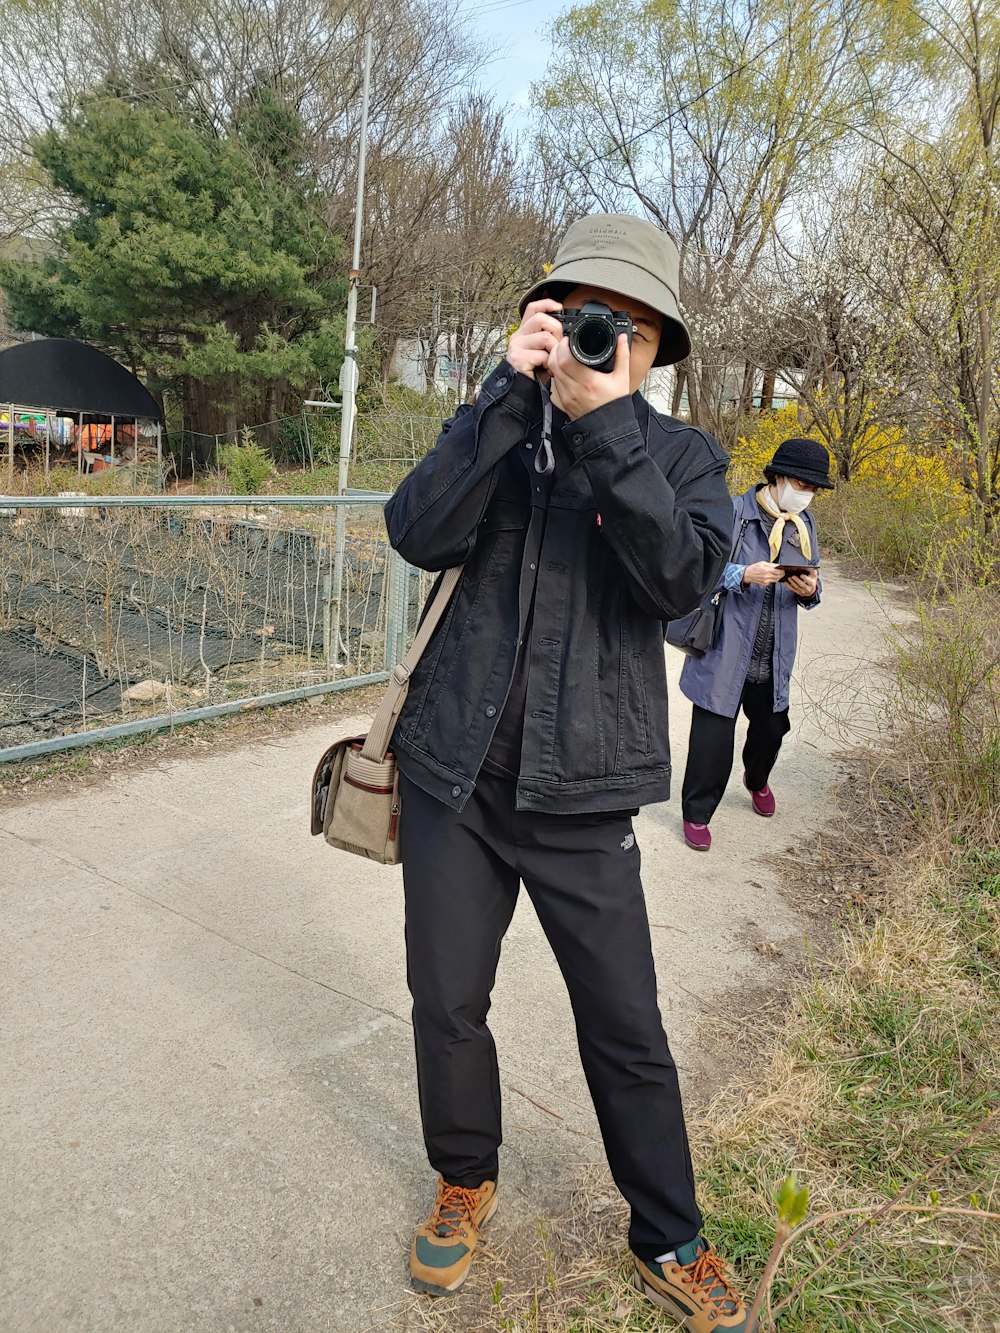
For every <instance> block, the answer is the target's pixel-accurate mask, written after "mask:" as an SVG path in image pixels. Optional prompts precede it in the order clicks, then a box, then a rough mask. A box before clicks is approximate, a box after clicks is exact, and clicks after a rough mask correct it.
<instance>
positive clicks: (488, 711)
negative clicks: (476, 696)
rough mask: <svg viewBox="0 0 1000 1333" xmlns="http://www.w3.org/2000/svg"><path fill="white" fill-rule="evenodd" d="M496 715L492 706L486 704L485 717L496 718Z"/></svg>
mask: <svg viewBox="0 0 1000 1333" xmlns="http://www.w3.org/2000/svg"><path fill="white" fill-rule="evenodd" d="M496 715H497V710H496V709H495V708H494V707H493V705H492V704H487V705H486V716H487V717H496Z"/></svg>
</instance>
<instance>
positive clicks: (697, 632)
mask: <svg viewBox="0 0 1000 1333" xmlns="http://www.w3.org/2000/svg"><path fill="white" fill-rule="evenodd" d="M749 521H750V520H749V519H747V518H745V519H743V520H742V522H741V521H740V520H739V519H736V521H735V522H734V524H733V547H732V550H731V551H730V552H729V560H728V562H727V563H728V564H730V565H731V564H733V563H734V562H735V560H736V556H737V554H738V553H739V549H740V547H741V546H742V545H743V534H744V532H745V531H746V526H747V524H748V523H749ZM725 597H726V590H725V588H719V589H717V591H716V592H714V593H713V594H712V596H711V597H710V598H709V599H708V601H707V602H704V603H702V605H701V606H698V607H696V608H695V609H694V610H693V611H689V612H688V613H687V615H686V616H681V617H680V619H679V620H668V621H667V623H666V625H665V626H664V631H663V637H664V638H665V639H666V641H667V643H669V644H672V645H673V647H674V648H679V649H680V650H681V652H682V653H686V654H687V655H688V657H704V656H705V654H706V653H707V652H708V651H709V650H710V649H712V648H714V647H715V645H716V644H717V643H718V642H719V630H720V628H721V626H722V611H723V603H724V601H725Z"/></svg>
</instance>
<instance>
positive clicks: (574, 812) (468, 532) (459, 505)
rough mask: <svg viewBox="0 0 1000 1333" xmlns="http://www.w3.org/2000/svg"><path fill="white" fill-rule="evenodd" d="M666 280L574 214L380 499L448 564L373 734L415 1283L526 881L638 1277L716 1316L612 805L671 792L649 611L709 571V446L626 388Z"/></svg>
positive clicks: (645, 366) (480, 1215)
mask: <svg viewBox="0 0 1000 1333" xmlns="http://www.w3.org/2000/svg"><path fill="white" fill-rule="evenodd" d="M677 281H678V258H677V251H676V249H675V247H674V245H673V243H672V242H671V241H670V239H669V238H668V237H667V236H666V235H665V234H664V233H663V232H661V231H659V230H658V229H657V228H655V227H653V226H652V225H651V224H650V223H648V222H646V221H645V220H643V219H641V218H634V217H626V216H618V215H606V214H602V215H598V216H594V217H588V218H583V219H582V220H580V221H579V222H576V223H574V224H573V226H572V227H570V229H569V230H568V232H567V233H566V236H565V237H564V239H563V242H562V244H561V245H560V247H559V250H558V253H557V255H556V259H555V263H554V266H553V268H552V270H551V272H550V273H549V275H548V276H547V277H546V278H545V279H544V280H543V281H541V282H539V283H537V284H536V285H535V286H534V287H532V289H531V290H530V291H529V292H527V293H526V295H525V296H524V298H523V300H522V302H521V314H522V317H523V318H522V323H521V326H520V328H519V329H518V330H517V331H516V332H515V333H514V334H513V335H512V336H511V338H510V342H509V345H508V348H507V355H506V358H505V360H504V361H503V362H501V364H500V366H499V367H498V368H497V369H496V370H495V371H494V372H493V373H492V374H491V375H489V376H488V377H487V379H486V380H485V382H484V384H483V386H482V389H481V391H480V393H479V396H478V398H477V399H476V401H475V403H474V404H472V405H471V406H470V405H466V406H463V407H461V408H460V409H459V411H458V413H457V415H456V416H455V417H454V418H453V419H452V420H451V421H450V422H447V423H446V424H445V426H444V428H443V430H442V434H441V436H440V438H439V440H438V443H437V445H436V446H435V448H434V449H433V450H431V452H430V453H429V454H428V455H427V457H426V458H424V459H423V461H422V462H421V463H419V464H418V465H417V467H416V468H415V469H414V470H413V472H411V473H410V475H409V476H408V477H407V478H406V480H405V481H404V482H403V483H402V485H401V486H400V487H399V489H398V490H397V492H396V494H395V495H394V496H393V497H392V499H391V500H390V501H389V503H388V505H387V506H386V521H387V526H388V530H389V537H390V540H391V542H392V545H393V546H394V547H395V548H396V549H397V550H398V551H399V552H400V553H401V554H402V555H403V556H404V557H405V558H406V559H407V560H408V561H410V562H411V563H412V564H414V565H417V566H419V567H420V568H422V569H427V570H435V571H437V570H444V569H447V568H449V567H450V566H453V565H459V564H460V565H463V566H464V570H463V574H462V578H461V581H460V583H459V585H458V588H457V590H456V592H455V595H454V597H453V599H452V602H451V605H450V606H449V608H448V610H447V613H446V614H445V616H444V618H443V619H442V621H441V623H440V625H439V626H438V627H437V629H436V631H435V633H434V636H433V638H432V640H431V642H430V645H429V646H428V648H427V650H426V651H425V652H424V654H423V656H422V657H421V659H420V662H419V664H418V666H417V667H416V669H415V671H414V673H413V678H412V680H411V684H410V690H409V694H408V697H407V701H406V704H405V706H404V708H403V711H402V713H401V715H400V719H399V723H398V726H397V728H396V732H395V736H394V740H393V748H394V749H395V751H396V754H397V757H398V761H399V764H400V768H401V772H402V780H401V786H400V796H401V802H402V816H401V818H402V824H401V845H402V861H403V879H404V886H405V896H406V946H407V968H408V977H409V985H410V991H411V994H412V996H413V1022H414V1031H415V1039H416V1056H417V1078H418V1087H419V1095H420V1111H421V1118H422V1123H423V1130H424V1140H425V1144H426V1148H427V1153H428V1156H429V1158H430V1161H431V1165H432V1166H433V1167H434V1168H435V1170H436V1171H437V1172H438V1175H439V1180H438V1187H437V1197H436V1200H435V1203H434V1207H433V1209H432V1211H431V1214H430V1216H429V1217H428V1218H427V1219H426V1220H425V1221H424V1222H423V1223H422V1225H421V1226H420V1227H419V1228H418V1230H417V1233H416V1236H415V1238H414V1242H413V1248H412V1251H411V1259H410V1267H411V1274H412V1279H413V1282H414V1285H415V1286H416V1287H417V1288H418V1289H419V1290H422V1291H427V1292H430V1293H432V1294H436V1295H443V1294H445V1293H447V1292H451V1291H454V1290H456V1289H457V1288H458V1287H459V1286H461V1284H462V1282H463V1281H464V1280H465V1277H466V1275H467V1273H468V1271H469V1267H470V1264H471V1262H472V1258H473V1252H474V1250H475V1248H476V1244H477V1241H478V1238H479V1232H480V1229H481V1227H482V1226H483V1225H485V1223H486V1222H487V1221H488V1220H489V1219H490V1217H492V1215H493V1213H494V1211H495V1209H496V1205H497V1178H498V1170H499V1161H498V1152H499V1148H500V1142H501V1121H500V1079H499V1072H498V1067H497V1056H496V1049H495V1047H494V1043H493V1038H492V1035H491V1033H490V1030H489V1028H488V1027H487V1024H486V1018H487V1014H488V1011H489V1005H490V992H491V990H492V988H493V983H494V978H495V975H496V968H497V963H498V960H499V955H500V946H501V942H502V940H503V936H504V933H505V932H506V929H507V927H508V925H509V923H510V920H511V916H512V914H513V911H514V905H515V902H516V899H517V894H518V890H519V886H520V884H521V883H523V884H524V886H525V889H526V890H527V892H528V894H529V896H530V898H531V900H532V903H533V905H534V907H535V910H536V912H537V914H538V917H539V920H540V921H541V924H542V927H543V929H544V931H545V934H546V936H547V938H548V940H549V943H550V944H551V946H552V949H553V951H554V953H555V956H556V959H557V961H558V963H559V967H560V969H561V971H562V973H563V976H564V978H565V981H566V985H567V987H568V990H569V994H570V1000H571V1002H572V1006H573V1012H574V1016H575V1019H576V1026H577V1033H578V1038H579V1045H580V1054H581V1058H582V1061H583V1066H584V1071H585V1073H586V1077H587V1082H588V1085H589V1088H590V1092H591V1095H592V1097H593V1100H594V1106H595V1109H596V1111H597V1116H598V1119H599V1122H600V1126H601V1132H602V1135H603V1139H604V1144H605V1148H606V1151H607V1155H608V1161H609V1164H610V1167H611V1171H612V1174H613V1175H614V1178H615V1181H616V1183H617V1185H618V1187H619V1189H620V1190H621V1192H622V1194H623V1195H624V1196H625V1198H626V1199H627V1201H628V1203H629V1205H630V1207H631V1210H632V1211H631V1225H630V1228H629V1244H630V1246H631V1249H632V1252H633V1255H634V1257H635V1275H636V1285H637V1286H638V1288H639V1290H641V1291H643V1292H644V1293H645V1294H646V1295H647V1296H649V1297H650V1298H651V1299H652V1300H654V1301H656V1302H657V1304H659V1305H661V1306H662V1307H663V1308H664V1309H667V1310H669V1311H670V1312H671V1313H672V1314H673V1315H674V1316H675V1317H676V1318H677V1319H678V1320H680V1321H681V1323H682V1324H683V1325H684V1327H686V1328H688V1329H690V1330H694V1331H695V1333H717V1330H721V1329H726V1330H733V1329H742V1328H743V1327H744V1326H745V1320H746V1310H745V1308H744V1306H743V1303H742V1301H741V1300H740V1299H739V1297H738V1295H737V1294H736V1292H735V1291H734V1289H733V1288H732V1286H731V1284H730V1282H729V1280H728V1279H727V1277H726V1276H725V1273H724V1270H723V1268H722V1266H721V1263H720V1261H719V1259H718V1258H717V1257H716V1255H715V1254H714V1253H713V1251H712V1250H711V1249H710V1248H709V1246H708V1245H707V1243H706V1242H705V1241H704V1240H703V1239H702V1238H701V1236H700V1234H699V1233H700V1228H701V1216H700V1213H699V1211H698V1207H697V1204H696V1202H695V1190H694V1182H693V1176H692V1169H691V1160H690V1155H689V1152H688V1143H687V1135H686V1132H685V1126H684V1116H683V1111H682V1107H681V1098H680V1091H679V1087H678V1079H677V1070H676V1067H675V1065H674V1062H673V1059H672V1058H671V1055H670V1051H669V1048H668V1045H667V1039H666V1036H665V1034H664V1031H663V1025H662V1021H661V1018H660V1013H659V1008H658V1003H657V993H656V977H655V974H654V969H653V958H652V950H651V947H650V936H649V926H648V921H647V917H646V906H645V900H644V897H643V891H642V884H641V880H640V874H639V862H640V857H639V849H638V847H637V845H636V840H635V834H634V832H633V828H632V816H633V815H634V814H636V813H637V812H638V809H639V807H640V806H642V805H644V804H646V803H648V802H653V801H663V800H666V799H667V797H668V795H669V784H670V753H669V743H668V731H667V687H666V671H665V665H664V653H663V626H662V622H663V621H665V620H668V619H674V618H677V617H679V616H681V615H684V614H685V613H686V612H688V611H690V610H692V609H693V608H694V607H695V606H697V605H698V604H699V603H700V602H701V600H702V599H703V598H704V597H705V595H706V594H707V593H708V592H709V591H710V590H711V589H712V587H713V586H714V584H715V580H716V576H717V574H718V571H719V569H720V568H721V565H722V563H723V561H724V560H725V558H726V555H727V554H728V551H729V543H730V536H731V528H732V507H731V503H730V499H729V495H728V493H727V491H726V486H725V481H724V477H725V470H726V458H725V455H724V454H723V452H722V451H721V449H719V447H718V445H717V444H716V443H715V441H714V440H713V439H712V438H711V437H710V436H708V435H706V434H704V432H702V431H700V430H698V429H696V428H693V427H690V426H687V425H685V424H684V423H682V422H680V421H677V420H674V419H673V418H670V417H665V416H661V415H660V414H659V413H657V412H655V411H653V410H652V409H651V408H650V406H649V404H648V403H647V402H646V401H645V399H644V398H643V397H642V395H641V394H640V393H639V387H640V385H641V384H642V382H643V380H644V379H645V377H646V374H647V373H648V371H649V370H650V369H651V368H652V367H653V366H662V365H669V364H671V363H673V362H676V361H679V360H681V359H682V358H683V357H685V356H687V355H688V352H689V350H690V344H689V341H688V335H687V330H686V329H685V327H684V324H683V321H682V319H681V317H680V313H679V310H678V305H677ZM588 306H591V307H592V308H591V309H589V310H588ZM567 311H569V312H572V311H581V314H580V315H573V314H572V313H571V314H569V315H566V314H565V312H567ZM560 316H563V317H562V318H561V317H560ZM602 321H603V323H602ZM565 325H568V326H569V328H568V332H567V328H566V327H565Z"/></svg>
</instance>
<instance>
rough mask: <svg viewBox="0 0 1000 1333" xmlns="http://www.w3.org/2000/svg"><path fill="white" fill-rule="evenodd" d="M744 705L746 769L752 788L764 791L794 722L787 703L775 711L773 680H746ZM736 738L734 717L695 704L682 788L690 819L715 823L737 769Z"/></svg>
mask: <svg viewBox="0 0 1000 1333" xmlns="http://www.w3.org/2000/svg"><path fill="white" fill-rule="evenodd" d="M740 704H741V705H742V708H743V712H744V713H745V714H746V716H747V718H748V719H749V722H750V726H749V728H748V729H747V740H746V744H745V745H744V747H743V770H744V772H745V773H746V775H747V782H748V783H749V784H750V788H751V790H753V791H760V790H761V788H762V787H766V786H767V780H768V778H769V777H770V776H771V769H772V768H774V765H775V761H776V760H777V758H778V751H779V750H780V749H781V742H782V741H783V740H784V738H785V737H786V736H787V735H788V733H789V731H790V730H791V726H792V724H791V723H790V722H789V720H788V709H787V708H784V709H782V711H781V712H780V713H776V712H775V711H774V687H773V685H772V684H771V682H770V681H769V680H766V681H764V683H763V684H762V685H750V684H747V685H744V686H743V694H742V696H741V697H740ZM735 738H736V718H735V717H722V716H721V715H720V714H719V713H709V712H708V711H707V710H706V709H704V708H699V707H698V706H697V705H695V707H694V709H693V711H692V713H691V738H690V740H689V741H688V757H687V767H686V768H685V770H684V786H683V788H682V789H681V809H682V812H683V815H684V818H685V819H686V820H688V821H689V823H692V824H708V823H711V819H712V816H713V815H714V814H715V811H716V809H717V808H718V805H719V802H720V801H721V800H722V796H723V793H724V792H725V790H726V784H727V783H728V782H729V775H730V773H731V772H732V771H733V745H734V741H735Z"/></svg>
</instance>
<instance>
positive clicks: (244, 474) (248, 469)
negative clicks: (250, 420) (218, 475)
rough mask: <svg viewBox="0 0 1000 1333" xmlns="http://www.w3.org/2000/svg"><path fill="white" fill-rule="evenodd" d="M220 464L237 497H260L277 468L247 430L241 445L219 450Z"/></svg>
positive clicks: (227, 446)
mask: <svg viewBox="0 0 1000 1333" xmlns="http://www.w3.org/2000/svg"><path fill="white" fill-rule="evenodd" d="M219 464H220V466H221V467H222V470H223V471H224V472H225V474H226V476H227V477H228V478H229V484H230V485H231V486H232V488H233V493H234V494H235V495H258V494H259V493H260V491H261V490H262V489H263V487H264V484H265V483H266V481H267V479H268V477H270V476H271V475H272V474H273V472H274V470H275V468H274V462H273V460H272V458H271V456H270V454H268V453H267V452H266V451H265V450H264V449H262V448H261V447H260V445H259V444H258V443H257V441H256V440H255V439H254V438H253V434H252V433H251V432H250V431H249V430H247V429H245V430H244V431H243V433H242V435H241V436H240V442H239V444H226V445H223V446H222V448H221V449H220V450H219Z"/></svg>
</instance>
